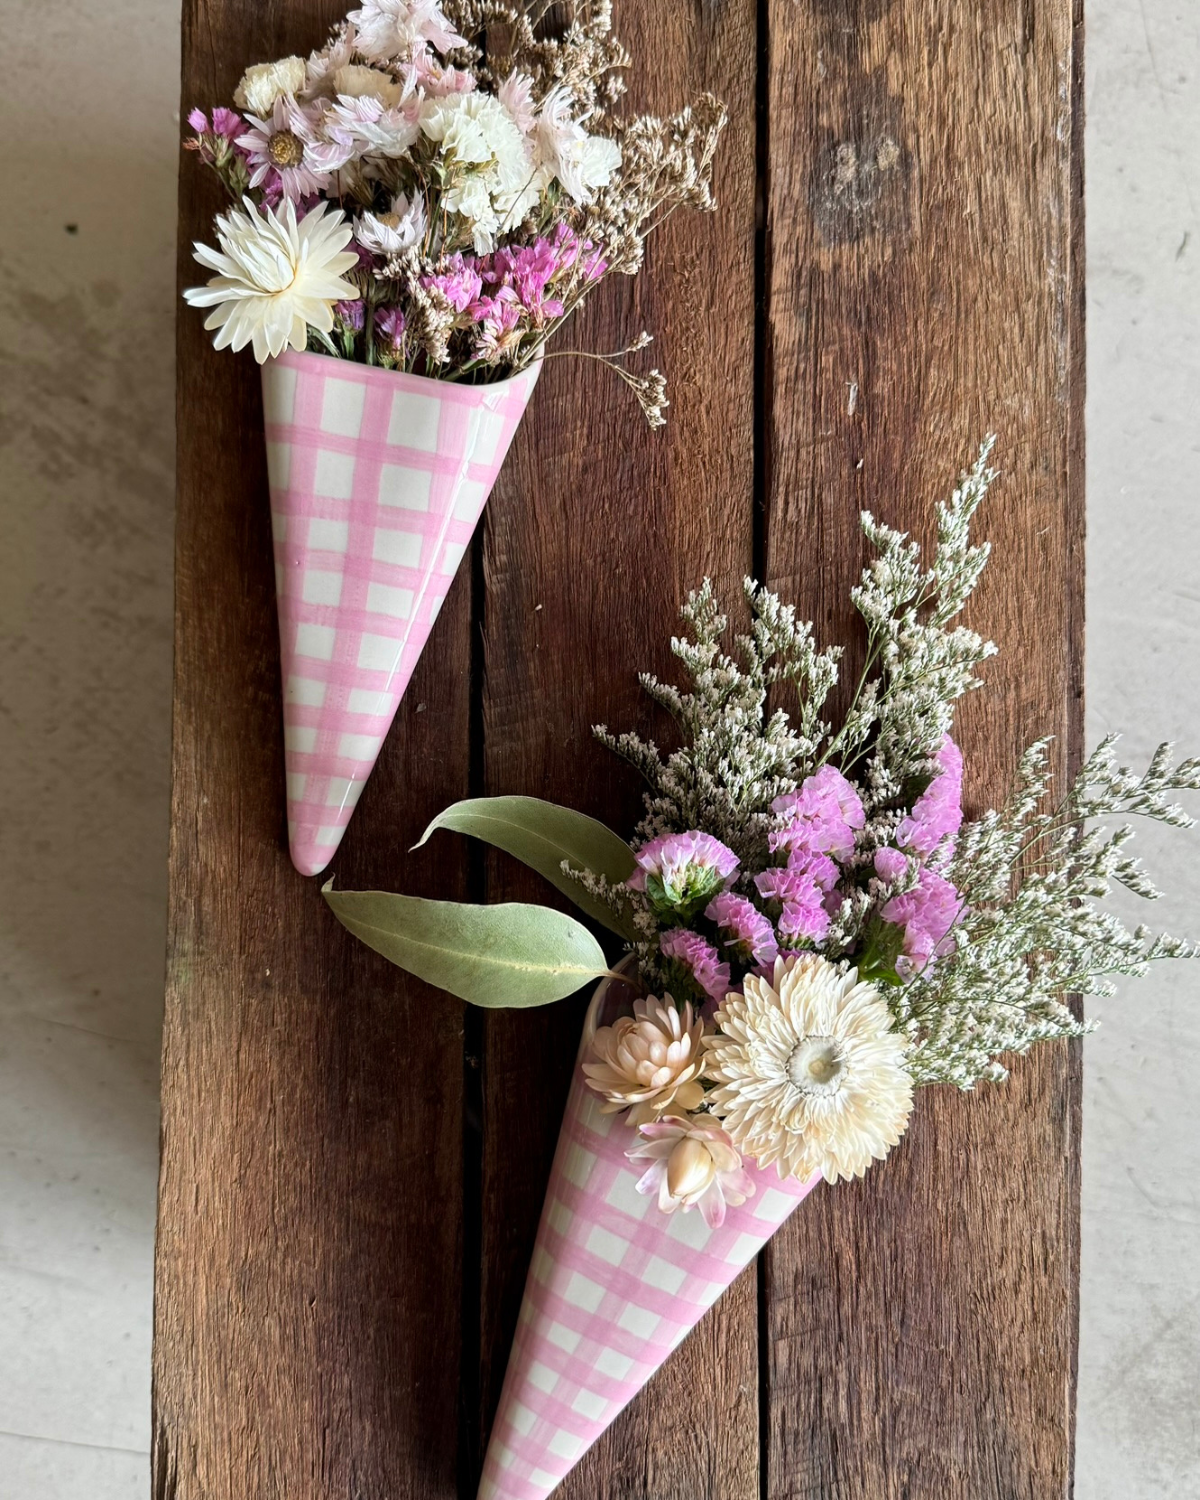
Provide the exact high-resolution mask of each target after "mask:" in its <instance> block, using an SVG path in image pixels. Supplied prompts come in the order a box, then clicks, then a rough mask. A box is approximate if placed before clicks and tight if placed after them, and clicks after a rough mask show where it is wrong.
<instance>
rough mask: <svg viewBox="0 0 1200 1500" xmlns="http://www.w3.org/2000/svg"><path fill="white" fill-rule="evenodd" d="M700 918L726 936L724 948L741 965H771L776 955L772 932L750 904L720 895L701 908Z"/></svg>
mask: <svg viewBox="0 0 1200 1500" xmlns="http://www.w3.org/2000/svg"><path fill="white" fill-rule="evenodd" d="M704 915H705V916H706V917H707V918H708V920H709V921H710V922H713V923H715V924H716V926H718V927H719V928H720V929H721V931H722V933H723V934H725V935H726V936H725V946H726V948H732V949H733V950H734V952H735V953H736V954H737V956H738V958H739V959H741V961H742V963H744V964H770V963H774V961H775V956H776V954H777V953H778V952H779V944H778V943H777V942H776V941H775V929H774V927H772V926H771V921H770V918H769V917H766V916H764V915H763V913H762V912H760V911H759V909H758V907H757V906H755V904H754V902H753V901H748V900H747V899H746V897H745V896H735V895H734V894H733V892H732V891H722V892H721V894H720V895H719V896H714V897H713V899H712V900H711V901H710V902H709V903H708V905H707V906H706V907H705V908H704Z"/></svg>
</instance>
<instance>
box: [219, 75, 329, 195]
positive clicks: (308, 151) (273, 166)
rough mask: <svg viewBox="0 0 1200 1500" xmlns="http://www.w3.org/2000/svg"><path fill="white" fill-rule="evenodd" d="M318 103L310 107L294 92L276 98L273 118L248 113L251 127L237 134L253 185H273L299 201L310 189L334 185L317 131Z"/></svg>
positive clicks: (267, 188)
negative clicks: (316, 106)
mask: <svg viewBox="0 0 1200 1500" xmlns="http://www.w3.org/2000/svg"><path fill="white" fill-rule="evenodd" d="M313 109H315V106H310V107H308V108H306V107H305V106H304V105H301V104H298V103H297V102H296V100H295V99H293V98H292V96H291V95H290V94H281V95H280V96H279V98H278V99H276V101H275V105H274V108H273V109H272V111H271V118H270V119H269V120H264V119H260V118H259V117H258V115H247V116H246V123H247V124H248V125H249V127H250V128H249V130H247V131H246V133H245V134H244V135H240V136H238V138H237V144H238V145H239V146H240V147H241V148H242V150H243V151H245V153H246V158H247V161H248V163H249V166H250V186H251V187H252V188H253V187H261V188H263V190H264V192H270V191H271V190H272V189H273V190H274V191H275V192H277V193H279V194H282V196H283V197H285V198H290V199H291V200H292V201H293V202H295V201H296V200H297V199H298V198H303V197H305V196H306V195H307V194H309V193H324V192H327V191H329V190H330V189H331V187H332V179H331V177H330V174H329V171H328V168H327V166H326V164H325V161H324V159H323V157H322V154H321V153H322V150H323V148H324V144H325V143H324V142H323V141H322V140H321V138H320V136H319V135H318V133H317V126H316V117H315V114H314V113H313V112H312V111H313Z"/></svg>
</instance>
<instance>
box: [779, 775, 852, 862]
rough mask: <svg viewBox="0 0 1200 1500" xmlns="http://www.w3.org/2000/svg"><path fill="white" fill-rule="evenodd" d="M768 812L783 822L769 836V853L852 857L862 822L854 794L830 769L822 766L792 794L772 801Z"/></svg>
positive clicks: (847, 783) (848, 785) (841, 777)
mask: <svg viewBox="0 0 1200 1500" xmlns="http://www.w3.org/2000/svg"><path fill="white" fill-rule="evenodd" d="M771 811H772V812H773V813H777V814H778V815H779V816H780V817H781V818H782V819H784V823H783V826H782V827H781V828H778V829H776V830H775V831H774V832H773V833H772V834H771V836H770V846H771V849H772V850H779V849H786V850H788V852H789V853H791V852H795V851H801V850H804V851H807V852H809V853H812V854H832V855H833V856H834V858H835V859H848V858H849V857H850V855H851V854H853V853H854V832H855V830H856V829H858V828H861V827H862V826H863V824H864V823H865V822H866V818H865V815H864V813H863V805H862V802H861V801H860V800H859V796H858V793H857V792H856V791H855V790H854V788H853V787H852V786H851V785H850V783H849V782H848V781H847V780H846V778H845V777H844V776H843V775H842V773H841V772H840V771H839V770H837V769H836V768H835V767H833V766H822V767H821V769H820V770H819V771H816V772H814V773H813V775H811V776H809V777H808V778H807V779H806V780H805V781H803V782H801V784H800V786H799V787H798V788H797V790H796V791H794V792H788V793H787V794H786V795H784V796H782V797H776V799H775V801H774V802H772V803H771Z"/></svg>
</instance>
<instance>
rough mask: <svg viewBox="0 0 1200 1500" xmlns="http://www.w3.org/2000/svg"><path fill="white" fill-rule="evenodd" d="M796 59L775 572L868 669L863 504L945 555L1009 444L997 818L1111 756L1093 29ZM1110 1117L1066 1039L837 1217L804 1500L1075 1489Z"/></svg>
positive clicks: (812, 17)
mask: <svg viewBox="0 0 1200 1500" xmlns="http://www.w3.org/2000/svg"><path fill="white" fill-rule="evenodd" d="M769 35H770V46H769V64H768V66H769V88H770V141H769V162H770V165H769V175H768V182H767V205H768V219H767V236H768V241H767V255H768V285H769V319H768V327H767V332H766V337H767V345H766V351H765V371H766V381H765V384H766V390H765V392H764V399H765V400H766V401H767V402H768V403H769V405H768V409H769V410H770V412H771V422H770V430H771V433H772V443H771V447H770V450H769V453H768V455H767V460H766V462H767V468H768V486H769V487H768V532H767V564H768V578H769V581H770V583H771V584H772V586H774V587H776V588H779V589H781V590H782V591H783V592H784V593H785V594H786V595H788V596H789V597H794V598H796V599H797V600H798V601H799V602H800V604H801V605H802V607H803V609H802V612H803V613H805V614H806V615H808V614H811V616H812V617H813V618H814V619H815V620H817V621H818V622H819V627H820V630H821V633H822V635H823V637H824V638H825V639H826V640H830V641H843V640H851V639H858V640H859V641H860V648H861V635H859V634H858V633H857V632H856V631H855V620H854V617H853V614H852V610H851V607H850V604H849V597H848V591H849V588H850V586H851V584H852V583H853V582H854V581H855V579H856V578H857V575H858V573H859V571H860V570H861V568H862V565H863V562H864V555H865V554H864V546H863V542H862V539H861V537H860V535H859V532H858V527H857V516H858V512H859V511H860V510H861V509H867V508H869V509H871V510H872V511H874V512H875V514H877V515H878V516H880V517H881V518H882V519H884V520H886V521H887V522H889V523H891V524H893V525H898V526H900V527H902V528H904V529H911V530H912V531H914V533H915V534H917V535H918V536H920V537H922V538H930V537H931V532H932V527H931V524H930V523H931V502H932V501H933V500H934V499H936V498H940V497H942V496H943V495H944V494H945V493H946V491H947V489H948V487H949V483H950V481H952V479H953V477H954V474H955V472H956V471H957V469H958V468H960V467H962V466H964V465H966V464H967V463H969V461H970V460H971V458H972V457H973V454H974V450H975V447H976V445H977V444H978V441H979V439H980V437H981V436H982V435H983V434H984V433H986V432H988V431H995V432H996V433H997V434H998V445H997V450H996V461H997V463H998V465H999V467H1000V468H1001V469H1002V470H1003V479H1002V482H1001V483H1000V484H999V485H998V487H997V488H996V489H995V490H994V491H993V494H992V497H991V499H990V500H989V501H988V502H987V503H986V505H985V508H984V510H983V511H982V512H981V514H980V517H979V522H978V528H977V529H978V533H979V535H981V536H987V537H990V538H991V539H992V541H993V543H994V545H995V551H994V554H993V560H992V562H991V564H990V566H989V569H988V571H987V573H986V574H985V577H984V582H983V584H982V586H981V588H980V589H979V591H978V593H977V595H976V597H975V599H974V600H973V601H972V603H971V605H970V607H969V610H968V613H967V616H966V621H967V623H968V624H970V625H972V626H974V627H975V628H976V629H978V630H979V631H981V632H982V633H983V634H986V635H988V636H990V637H992V638H993V639H995V640H996V641H997V643H998V644H999V646H1000V648H1001V655H1000V656H999V658H998V659H996V660H995V661H993V662H991V663H989V664H988V667H987V668H986V670H985V677H986V680H987V689H986V691H985V692H984V693H981V694H978V695H975V696H974V697H972V698H970V699H968V700H967V701H966V703H965V704H964V705H963V707H962V710H961V712H960V714H959V716H958V720H957V723H958V726H959V728H958V732H959V737H960V740H961V743H962V744H963V747H964V750H965V753H966V757H967V766H968V777H967V788H966V792H967V798H968V803H969V805H973V806H974V808H975V809H976V810H978V809H980V808H981V807H982V806H984V805H989V804H991V803H992V802H994V801H995V799H997V798H1000V797H1002V796H1003V794H1004V792H1005V790H1006V787H1007V784H1008V778H1009V776H1010V775H1011V772H1012V768H1013V767H1014V765H1015V763H1016V760H1017V757H1018V755H1019V753H1020V751H1021V750H1022V749H1023V748H1024V746H1025V744H1026V743H1027V742H1028V741H1030V740H1032V739H1034V738H1036V737H1038V736H1040V735H1044V734H1053V735H1055V736H1056V737H1057V738H1056V745H1057V753H1056V761H1057V766H1058V769H1059V770H1060V771H1061V770H1063V769H1065V768H1066V767H1067V766H1068V765H1069V764H1073V763H1074V762H1075V760H1076V758H1077V753H1078V748H1079V734H1080V726H1081V712H1082V690H1081V676H1080V672H1081V662H1082V608H1081V597H1080V587H1081V580H1082V566H1083V555H1082V544H1083V489H1082V466H1081V455H1082V450H1081V431H1080V427H1079V424H1080V419H1081V410H1082V394H1083V393H1082V380H1081V378H1080V360H1081V353H1082V319H1081V315H1080V303H1079V301H1078V298H1077V295H1076V294H1077V291H1078V288H1079V284H1080V282H1081V280H1082V274H1081V267H1079V266H1076V265H1075V264H1074V263H1073V258H1074V257H1075V256H1076V254H1077V248H1078V243H1079V241H1078V230H1079V222H1078V218H1079V209H1080V205H1079V203H1078V202H1077V200H1076V198H1075V193H1076V190H1077V187H1078V180H1077V177H1076V175H1075V172H1074V170H1073V161H1072V152H1073V151H1074V152H1075V153H1076V154H1077V153H1078V150H1079V136H1078V129H1079V122H1078V120H1077V117H1076V110H1077V94H1076V90H1075V84H1076V83H1077V74H1076V69H1077V64H1078V59H1077V57H1075V56H1074V55H1073V46H1074V42H1075V28H1074V26H1073V17H1072V14H1071V10H1070V7H1069V6H1068V5H1067V4H1065V3H1058V4H1055V3H1052V4H1043V5H1037V6H1034V5H1030V4H1026V3H1024V0H983V3H980V4H978V5H972V6H962V5H959V4H956V3H954V0H894V3H891V4H889V3H886V0H877V3H872V4H853V3H848V0H847V3H837V0H824V3H816V0H807V3H805V0H801V3H794V0H786V3H785V0H772V3H771V6H770V28H769ZM816 558H819V559H820V566H819V567H814V566H813V563H814V559H816ZM855 655H856V653H854V652H851V653H850V659H849V662H848V666H849V670H848V671H847V672H846V674H845V676H846V677H847V678H848V679H849V680H850V681H853V680H854V678H855V677H856V675H857V671H856V662H855ZM857 656H858V660H861V649H860V650H859V652H858V653H857ZM1078 1116H1079V1077H1078V1066H1077V1058H1076V1055H1075V1052H1074V1049H1072V1048H1069V1047H1066V1046H1064V1045H1057V1046H1055V1047H1052V1048H1047V1049H1045V1050H1044V1051H1042V1052H1041V1053H1040V1054H1038V1055H1036V1056H1034V1057H1030V1058H1028V1059H1023V1060H1021V1061H1020V1062H1019V1063H1018V1064H1017V1066H1016V1067H1015V1068H1014V1074H1013V1079H1012V1082H1011V1083H1009V1084H1008V1085H1007V1086H1006V1087H1004V1088H999V1089H993V1088H984V1089H981V1090H980V1091H979V1092H978V1093H977V1094H975V1095H967V1096H964V1095H960V1094H957V1093H956V1092H955V1091H952V1090H945V1089H939V1090H931V1091H927V1092H925V1093H923V1094H922V1095H921V1096H920V1098H919V1104H918V1108H917V1111H916V1115H915V1118H914V1121H913V1124H912V1127H911V1129H910V1130H909V1133H908V1136H907V1137H906V1139H905V1141H904V1142H903V1144H902V1146H901V1148H900V1149H898V1150H897V1151H896V1152H895V1153H893V1155H892V1157H891V1158H890V1159H889V1161H888V1164H887V1167H886V1170H884V1171H877V1172H872V1173H870V1174H869V1176H868V1178H867V1179H866V1180H865V1181H864V1182H862V1183H860V1184H857V1185H854V1186H849V1187H847V1186H842V1187H839V1188H838V1189H837V1190H836V1191H830V1190H825V1191H821V1192H819V1193H817V1194H815V1195H814V1196H813V1198H812V1199H811V1200H810V1201H809V1203H808V1204H807V1205H806V1206H805V1208H804V1209H803V1211H801V1212H800V1213H799V1214H797V1215H796V1217H795V1219H794V1220H793V1221H792V1223H791V1224H790V1225H788V1226H786V1227H785V1229H784V1231H783V1233H781V1234H780V1235H779V1236H778V1237H777V1239H776V1241H775V1242H774V1243H773V1245H772V1246H771V1247H769V1249H768V1251H767V1253H766V1254H765V1255H764V1257H763V1261H764V1284H765V1293H766V1306H765V1326H766V1329H767V1332H768V1338H769V1346H768V1349H767V1350H766V1355H767V1386H766V1390H767V1404H768V1410H769V1422H768V1445H767V1451H766V1454H765V1463H766V1486H765V1491H764V1492H765V1494H767V1495H769V1496H770V1497H771V1500H799V1497H802V1496H803V1497H809V1496H812V1497H817V1496H821V1497H826V1496H837V1497H838V1500H868V1497H869V1500H884V1497H893V1496H894V1497H897V1500H898V1497H901V1496H903V1497H906V1500H917V1497H930V1500H933V1497H941V1496H947V1495H955V1496H958V1495H962V1496H968V1495H969V1496H971V1497H972V1500H983V1497H987V1500H993V1497H994V1500H1018V1497H1026V1496H1028V1497H1030V1500H1034V1497H1036V1500H1048V1497H1051V1496H1065V1495H1067V1494H1068V1493H1069V1491H1070V1484H1071V1442H1072V1424H1073V1396H1074V1361H1075V1342H1076V1313H1077V1306H1076V1275H1077V1224H1078V1213H1079V1203H1078V1177H1077V1169H1076V1162H1077V1150H1078V1128H1079V1118H1078Z"/></svg>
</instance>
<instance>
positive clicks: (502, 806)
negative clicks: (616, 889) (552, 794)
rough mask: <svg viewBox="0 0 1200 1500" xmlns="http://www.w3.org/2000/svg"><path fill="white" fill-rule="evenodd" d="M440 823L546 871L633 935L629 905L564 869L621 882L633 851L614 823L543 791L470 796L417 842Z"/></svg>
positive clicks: (584, 906)
mask: <svg viewBox="0 0 1200 1500" xmlns="http://www.w3.org/2000/svg"><path fill="white" fill-rule="evenodd" d="M439 828H449V829H453V830H454V831H455V832H457V833H469V834H471V835H472V836H473V837H474V838H477V839H482V840H483V841H484V842H485V843H488V844H494V845H495V847H496V848H497V849H503V850H504V851H505V852H506V853H508V854H512V855H514V856H515V857H516V858H517V859H519V860H521V861H522V862H523V863H525V864H527V865H529V866H530V868H531V869H534V870H536V871H537V872H538V874H539V875H543V876H545V878H546V879H547V880H548V881H549V882H550V884H551V885H553V886H555V887H556V888H557V889H558V890H560V891H562V893H563V894H564V895H565V896H569V897H570V899H571V900H572V901H574V903H575V905H576V906H578V907H579V909H580V910H581V911H583V912H586V913H587V915H588V916H589V917H592V918H593V919H594V920H595V921H597V922H600V923H602V924H603V925H604V926H605V927H607V928H608V929H609V931H610V932H615V933H617V934H618V935H619V936H620V937H623V938H627V939H629V940H631V941H632V940H634V939H636V937H637V930H636V928H635V927H634V926H633V921H632V917H631V915H630V913H629V910H628V908H626V909H625V910H624V911H623V912H622V913H618V912H615V911H614V910H613V909H612V907H611V906H608V905H607V904H606V903H605V902H603V901H598V900H597V899H596V898H595V897H594V896H592V895H590V894H589V893H588V892H587V891H586V890H584V888H583V886H581V885H580V884H579V882H578V881H577V880H572V879H571V878H570V876H569V875H564V874H563V869H562V864H563V860H566V861H567V862H568V864H570V866H571V867H572V869H575V870H590V871H591V872H592V874H593V875H603V876H605V877H606V878H607V879H608V880H609V881H610V882H611V883H612V884H613V885H615V886H619V885H622V884H624V882H625V881H626V880H628V879H629V877H630V876H631V875H632V874H633V871H634V859H633V852H632V851H631V849H630V847H629V845H628V844H627V843H625V841H624V840H623V839H620V838H618V837H617V835H616V834H615V833H613V831H612V829H611V828H606V827H605V826H604V824H603V823H598V822H597V821H596V819H595V818H589V817H587V816H586V815H585V814H584V813H580V812H575V811H574V810H573V809H572V808H569V807H559V806H558V804H557V803H555V802H543V801H542V800H541V798H539V797H471V798H469V799H468V800H467V801H465V802H455V803H454V804H453V805H452V806H450V807H448V808H446V810H445V812H442V813H439V814H438V816H437V817H436V818H434V820H433V822H432V823H430V825H429V827H428V828H427V829H426V830H425V832H424V833H423V834H422V835H421V838H420V841H419V842H418V843H417V844H415V845H414V846H413V847H414V848H417V849H419V848H420V847H421V845H422V844H423V843H425V841H426V840H427V839H428V838H429V836H430V834H432V833H434V832H435V831H436V830H437V829H439Z"/></svg>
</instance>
